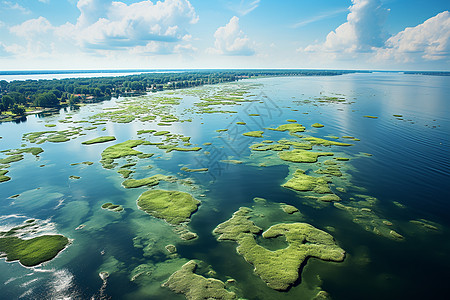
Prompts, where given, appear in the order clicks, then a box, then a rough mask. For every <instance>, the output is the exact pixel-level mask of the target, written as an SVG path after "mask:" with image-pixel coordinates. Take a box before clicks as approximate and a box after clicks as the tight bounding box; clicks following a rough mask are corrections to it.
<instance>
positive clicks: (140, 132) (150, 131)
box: [137, 129, 156, 135]
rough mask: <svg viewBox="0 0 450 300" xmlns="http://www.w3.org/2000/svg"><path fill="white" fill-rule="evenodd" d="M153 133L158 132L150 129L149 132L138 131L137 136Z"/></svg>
mask: <svg viewBox="0 0 450 300" xmlns="http://www.w3.org/2000/svg"><path fill="white" fill-rule="evenodd" d="M153 132H156V130H154V129H148V130H145V129H144V130H138V131H137V134H138V135H141V134H145V133H153Z"/></svg>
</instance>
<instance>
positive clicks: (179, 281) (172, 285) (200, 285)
mask: <svg viewBox="0 0 450 300" xmlns="http://www.w3.org/2000/svg"><path fill="white" fill-rule="evenodd" d="M197 266H198V264H197V263H196V262H195V261H194V260H191V261H189V262H187V263H186V264H185V265H183V266H182V267H181V269H180V270H178V271H176V272H175V273H173V274H172V275H171V276H170V277H169V279H168V280H167V281H166V282H165V283H164V284H163V285H162V286H163V287H168V288H169V289H171V290H172V291H174V292H175V293H178V294H184V295H185V297H186V299H188V300H199V299H220V300H233V299H237V297H236V294H235V293H233V292H230V291H228V290H227V289H226V288H225V284H224V283H223V282H222V281H220V280H218V279H215V278H206V277H203V276H201V275H198V274H195V271H196V269H197Z"/></svg>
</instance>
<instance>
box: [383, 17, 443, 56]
mask: <svg viewBox="0 0 450 300" xmlns="http://www.w3.org/2000/svg"><path fill="white" fill-rule="evenodd" d="M377 58H378V59H392V58H394V59H396V60H398V61H403V62H411V61H417V60H418V59H421V58H423V59H425V60H440V59H446V60H449V59H450V13H449V12H448V11H444V12H441V13H439V14H437V15H436V16H434V17H432V18H429V19H428V20H426V21H425V22H423V23H422V24H419V25H417V26H416V27H408V28H406V29H405V30H403V31H401V32H399V33H398V34H396V35H394V36H392V37H390V38H389V39H388V40H387V41H386V45H385V47H383V48H380V49H378V50H377Z"/></svg>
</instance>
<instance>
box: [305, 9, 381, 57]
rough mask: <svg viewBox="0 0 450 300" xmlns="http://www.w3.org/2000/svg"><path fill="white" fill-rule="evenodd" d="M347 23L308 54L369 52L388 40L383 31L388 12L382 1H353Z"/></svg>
mask: <svg viewBox="0 0 450 300" xmlns="http://www.w3.org/2000/svg"><path fill="white" fill-rule="evenodd" d="M349 10H350V13H349V14H348V15H347V22H345V23H344V24H342V25H340V26H339V27H338V28H336V29H335V30H334V31H331V32H330V33H329V34H328V35H327V38H326V40H325V42H324V43H323V44H317V45H310V46H308V47H306V48H305V49H304V50H305V51H307V52H315V51H326V52H335V53H355V52H368V51H371V49H372V48H373V47H380V46H382V45H383V43H384V41H385V39H386V33H385V32H384V30H383V25H384V21H385V19H386V17H387V13H388V10H387V9H385V8H383V7H382V6H381V1H380V0H352V6H350V7H349Z"/></svg>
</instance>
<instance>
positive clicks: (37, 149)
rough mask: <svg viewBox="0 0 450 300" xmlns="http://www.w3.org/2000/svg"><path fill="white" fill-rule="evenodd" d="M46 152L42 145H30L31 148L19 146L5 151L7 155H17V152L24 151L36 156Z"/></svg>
mask: <svg viewBox="0 0 450 300" xmlns="http://www.w3.org/2000/svg"><path fill="white" fill-rule="evenodd" d="M42 152H44V149H42V148H40V147H30V148H19V149H14V150H9V151H7V152H5V154H6V155H16V154H23V153H31V154H33V155H34V156H36V155H39V154H41V153H42Z"/></svg>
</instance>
